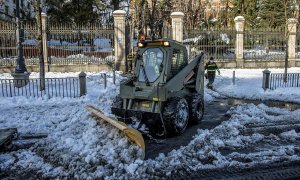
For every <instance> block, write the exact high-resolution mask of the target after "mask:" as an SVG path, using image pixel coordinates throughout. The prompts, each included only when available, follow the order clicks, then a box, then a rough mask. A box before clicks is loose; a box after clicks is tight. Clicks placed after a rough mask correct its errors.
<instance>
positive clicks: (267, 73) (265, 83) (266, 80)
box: [262, 69, 271, 91]
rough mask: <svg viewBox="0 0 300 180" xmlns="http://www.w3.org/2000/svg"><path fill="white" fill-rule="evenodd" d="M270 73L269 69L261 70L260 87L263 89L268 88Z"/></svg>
mask: <svg viewBox="0 0 300 180" xmlns="http://www.w3.org/2000/svg"><path fill="white" fill-rule="evenodd" d="M270 74H271V71H269V70H267V69H266V70H264V71H263V82H262V88H263V89H264V90H265V91H266V90H267V89H269V88H270Z"/></svg>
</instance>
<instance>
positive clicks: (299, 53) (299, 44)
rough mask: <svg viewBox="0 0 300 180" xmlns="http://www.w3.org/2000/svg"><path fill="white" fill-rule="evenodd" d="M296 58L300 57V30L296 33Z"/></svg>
mask: <svg viewBox="0 0 300 180" xmlns="http://www.w3.org/2000/svg"><path fill="white" fill-rule="evenodd" d="M296 59H300V31H297V34H296Z"/></svg>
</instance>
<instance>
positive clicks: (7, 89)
mask: <svg viewBox="0 0 300 180" xmlns="http://www.w3.org/2000/svg"><path fill="white" fill-rule="evenodd" d="M16 84H24V85H25V84H26V85H25V86H23V87H19V88H17V87H16ZM0 96H2V97H14V96H27V97H43V96H47V97H49V98H51V97H73V98H75V97H79V96H80V85H79V79H78V78H75V77H74V78H45V90H44V91H41V79H40V78H35V79H29V80H24V79H1V80H0Z"/></svg>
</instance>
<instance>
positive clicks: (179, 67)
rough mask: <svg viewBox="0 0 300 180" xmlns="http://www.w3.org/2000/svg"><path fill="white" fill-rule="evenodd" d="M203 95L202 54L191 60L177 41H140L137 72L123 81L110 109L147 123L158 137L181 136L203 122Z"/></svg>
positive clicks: (125, 119)
mask: <svg viewBox="0 0 300 180" xmlns="http://www.w3.org/2000/svg"><path fill="white" fill-rule="evenodd" d="M203 95H204V62H203V53H201V54H199V55H198V56H196V57H195V58H194V59H193V60H191V61H190V62H189V60H188V54H187V49H186V47H185V46H184V45H182V44H181V43H179V42H177V41H174V40H170V39H160V40H153V41H140V42H138V50H137V52H136V57H135V67H134V73H133V75H132V76H131V78H128V79H126V80H125V81H123V82H121V84H120V94H119V95H118V96H116V98H115V99H114V101H113V104H112V107H111V111H112V113H113V114H115V115H116V117H117V118H118V119H119V120H120V121H123V122H124V123H126V124H132V123H134V124H136V123H137V122H138V123H142V124H145V125H146V126H147V127H148V129H149V131H150V133H151V134H153V135H154V136H156V137H163V136H173V135H180V134H182V133H183V132H184V131H185V129H186V127H187V125H188V123H194V124H195V123H199V122H200V121H201V119H202V117H203V113H204V101H203Z"/></svg>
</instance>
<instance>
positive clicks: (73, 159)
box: [0, 68, 300, 179]
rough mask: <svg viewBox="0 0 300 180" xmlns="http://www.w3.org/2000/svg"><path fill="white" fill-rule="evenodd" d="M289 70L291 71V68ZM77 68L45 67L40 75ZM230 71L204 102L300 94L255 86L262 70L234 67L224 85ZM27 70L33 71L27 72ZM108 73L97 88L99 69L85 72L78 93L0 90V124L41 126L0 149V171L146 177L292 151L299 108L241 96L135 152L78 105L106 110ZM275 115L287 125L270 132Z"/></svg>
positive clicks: (295, 153)
mask: <svg viewBox="0 0 300 180" xmlns="http://www.w3.org/2000/svg"><path fill="white" fill-rule="evenodd" d="M271 71H272V72H274V71H276V72H277V71H281V70H275V69H274V70H271ZM291 71H295V72H297V71H299V68H298V69H297V68H295V69H291ZM78 74H79V73H47V75H46V76H47V77H69V76H71V77H74V76H78ZM231 76H232V70H223V69H222V70H221V76H217V79H216V82H215V88H216V89H217V91H218V92H214V91H209V90H205V92H206V93H205V99H206V101H207V102H210V101H213V99H214V98H216V97H220V96H223V95H226V96H231V97H237V98H248V99H276V100H288V101H293V102H298V103H299V102H300V98H299V97H300V91H299V89H297V88H290V89H288V91H286V89H280V88H279V89H277V90H274V91H270V90H268V91H266V92H265V91H263V90H262V88H261V76H262V70H247V69H243V70H242V69H236V78H237V79H236V85H232V83H231ZM8 77H10V75H9V74H2V75H0V79H4V78H8ZM31 77H38V74H37V73H32V74H31ZM108 77H111V74H109V76H108ZM108 79H109V82H108V88H107V89H104V88H103V87H104V86H103V80H102V79H101V78H100V73H88V76H87V86H88V94H87V95H86V96H85V97H82V98H78V99H73V98H52V99H43V98H25V97H12V98H2V97H0V113H1V116H0V126H1V128H7V127H16V128H18V130H19V132H20V133H47V134H48V137H47V138H45V139H43V140H40V141H38V142H37V143H36V144H35V145H34V146H32V147H30V148H29V149H20V150H16V151H13V152H7V153H0V177H1V176H2V177H3V176H4V177H5V175H7V174H9V173H12V172H13V173H14V175H15V176H16V177H25V178H26V177H27V178H28V177H39V178H58V179H62V178H70V179H73V178H76V179H95V178H103V177H104V178H105V179H130V178H135V179H148V178H155V177H156V178H157V177H161V176H165V175H170V173H171V172H172V171H174V170H176V168H179V167H182V166H185V167H188V168H191V169H193V170H198V169H214V168H221V167H231V166H238V167H243V166H247V167H249V166H254V165H256V164H259V163H270V162H279V161H292V160H299V159H300V148H299V140H300V133H299V132H298V131H297V130H295V127H294V126H295V124H297V123H298V124H300V119H299V117H300V110H296V111H288V110H286V109H279V108H271V107H267V106H266V105H264V104H260V105H257V106H256V105H254V104H243V105H240V106H236V107H232V108H231V109H230V110H229V111H228V115H230V117H231V118H230V119H229V120H228V121H225V122H223V123H222V124H220V125H219V126H217V127H215V128H214V129H211V130H207V129H201V130H200V129H199V130H198V134H197V135H195V137H194V139H193V140H192V141H191V142H190V143H189V145H187V146H184V147H181V148H180V149H177V150H173V151H172V152H170V153H168V154H160V155H159V156H158V157H156V158H155V159H150V160H146V161H144V160H141V159H140V157H141V156H142V152H141V150H140V149H139V148H138V147H137V146H135V145H134V144H132V143H131V142H129V141H128V140H127V139H126V138H125V137H124V135H123V134H121V133H120V132H118V131H117V130H115V129H113V128H111V127H110V126H109V125H107V124H103V123H102V122H99V121H97V120H95V119H94V118H92V117H91V116H89V113H88V112H86V111H85V110H84V106H85V105H87V104H93V105H95V106H97V107H99V108H100V109H102V110H103V111H104V112H105V113H106V114H110V104H111V103H112V100H113V97H114V96H115V95H116V94H118V84H119V81H118V83H117V84H116V85H113V84H112V79H111V78H108ZM117 79H118V80H120V79H121V78H120V76H118V78H117ZM279 94H280V96H281V97H279ZM291 96H293V97H291ZM281 123H285V124H288V125H285V126H282V127H281V126H280V128H281V129H280V131H278V133H277V134H276V133H275V134H274V133H268V132H269V126H272V125H274V124H281ZM289 124H292V125H290V126H289ZM253 149H255V150H253ZM1 173H2V174H1ZM5 173H7V174H5Z"/></svg>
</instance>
